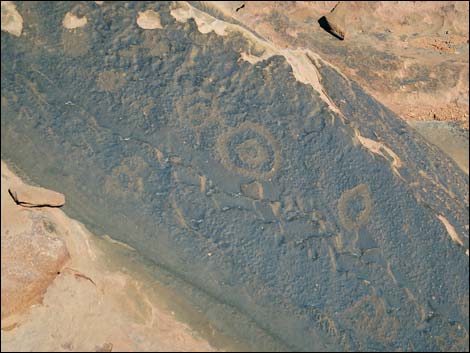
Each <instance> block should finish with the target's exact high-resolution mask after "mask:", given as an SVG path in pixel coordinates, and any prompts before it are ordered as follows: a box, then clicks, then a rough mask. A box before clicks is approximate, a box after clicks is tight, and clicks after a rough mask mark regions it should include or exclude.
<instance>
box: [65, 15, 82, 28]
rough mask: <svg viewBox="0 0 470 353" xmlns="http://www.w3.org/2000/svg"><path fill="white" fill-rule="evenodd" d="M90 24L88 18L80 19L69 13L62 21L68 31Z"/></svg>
mask: <svg viewBox="0 0 470 353" xmlns="http://www.w3.org/2000/svg"><path fill="white" fill-rule="evenodd" d="M87 23H88V19H87V18H86V16H83V17H78V16H75V15H74V14H73V13H71V12H67V13H66V14H65V16H64V19H63V20H62V25H63V26H64V27H65V28H67V29H76V28H80V27H83V26H85V25H86V24H87Z"/></svg>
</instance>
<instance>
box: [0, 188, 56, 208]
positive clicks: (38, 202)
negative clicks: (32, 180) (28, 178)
mask: <svg viewBox="0 0 470 353" xmlns="http://www.w3.org/2000/svg"><path fill="white" fill-rule="evenodd" d="M8 193H9V194H10V196H11V197H12V198H13V200H14V201H15V203H16V204H17V205H20V206H23V207H62V206H63V205H64V204H65V196H64V195H63V194H61V193H58V192H55V191H51V190H47V189H43V188H39V187H34V186H29V185H24V184H23V185H18V186H15V187H10V188H8Z"/></svg>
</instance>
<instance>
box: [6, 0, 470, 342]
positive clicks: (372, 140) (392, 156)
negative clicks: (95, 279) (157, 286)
mask: <svg viewBox="0 0 470 353" xmlns="http://www.w3.org/2000/svg"><path fill="white" fill-rule="evenodd" d="M171 6H174V7H175V6H180V5H171ZM73 7H76V8H73ZM18 10H19V11H20V12H21V13H22V15H23V17H24V26H25V31H27V32H28V33H29V35H22V36H20V37H13V36H10V35H8V34H7V35H5V34H2V44H1V45H2V48H1V49H2V51H1V53H2V54H1V55H2V119H1V127H2V130H1V131H2V132H1V133H2V135H1V137H2V142H1V143H2V156H5V158H10V159H12V160H14V161H15V162H16V163H18V165H19V166H20V167H21V169H22V170H24V171H26V172H27V173H28V175H30V176H31V178H33V180H37V182H38V183H40V184H41V185H44V186H46V187H53V189H54V190H58V191H60V192H62V193H66V194H67V198H68V202H67V205H66V206H65V209H66V212H68V213H70V215H71V216H73V217H75V218H78V219H79V220H81V221H83V222H84V223H86V224H87V225H88V226H89V227H91V229H92V230H96V232H97V233H101V234H102V233H107V234H113V237H115V238H117V239H118V240H120V241H123V242H125V243H128V244H129V245H131V246H132V247H134V248H136V249H137V250H138V251H139V252H140V253H141V254H142V255H143V256H145V258H147V259H149V260H151V261H153V262H154V263H156V264H158V265H161V266H164V267H165V268H167V269H169V270H171V271H172V273H174V274H176V275H177V276H179V277H180V278H182V279H184V280H185V281H187V282H188V283H191V284H192V285H193V286H194V287H196V288H199V289H203V290H204V291H205V293H208V294H210V296H211V297H212V298H213V299H214V301H215V302H217V303H219V304H220V305H228V306H230V308H232V309H233V311H234V312H237V313H240V314H241V315H243V316H246V317H249V318H250V320H252V322H254V323H256V325H257V326H258V327H261V328H262V329H263V330H264V331H265V332H266V333H267V334H268V335H270V336H271V337H274V338H275V339H276V340H278V341H279V342H282V345H283V347H284V348H285V347H288V348H289V349H296V350H310V351H311V350H350V351H354V350H411V349H413V350H449V349H468V295H469V284H468V256H467V255H466V254H465V252H466V250H467V249H468V224H469V218H468V178H467V175H465V173H464V172H463V171H461V170H460V169H459V168H458V166H457V165H456V164H455V163H454V162H453V161H452V160H451V159H450V158H448V157H447V156H446V155H444V154H443V153H442V152H441V151H440V150H438V149H437V148H435V147H433V146H431V145H429V144H427V143H426V142H424V140H423V139H422V138H421V137H420V136H418V135H417V133H416V132H415V131H414V130H412V129H411V128H410V127H408V126H407V125H406V124H405V123H404V122H403V121H401V120H400V119H399V118H398V117H397V116H396V115H394V114H393V113H392V112H390V111H389V110H388V109H386V108H385V107H384V106H382V105H381V104H379V103H378V102H377V101H376V100H374V99H373V98H371V97H370V96H369V95H368V94H366V93H365V92H364V90H363V89H362V88H361V87H360V86H359V85H358V84H357V83H355V82H354V81H352V80H349V79H348V78H346V77H344V76H343V75H341V74H340V73H339V72H338V71H336V70H335V69H334V68H333V67H331V66H329V65H328V64H326V63H325V62H323V61H321V60H320V59H319V60H317V61H316V62H315V64H314V65H316V72H317V73H318V75H319V79H320V82H321V85H322V87H321V90H322V91H321V92H322V96H321V95H320V94H319V93H318V92H319V91H318V90H315V89H314V88H312V86H310V85H306V84H303V83H301V82H299V81H297V80H296V78H295V76H294V75H293V69H292V67H291V66H290V65H289V63H288V62H287V61H286V59H285V57H283V56H281V55H274V56H271V57H269V58H266V59H265V60H260V61H258V62H257V63H255V64H251V63H249V62H246V61H244V60H242V59H241V53H242V52H243V53H251V54H252V55H257V56H262V55H263V53H264V51H263V50H266V49H265V48H263V47H262V46H261V45H257V44H256V43H253V42H252V41H250V40H248V39H247V37H246V36H242V35H241V34H239V33H237V32H236V31H232V32H230V33H227V35H224V36H220V35H218V34H216V33H214V32H213V31H209V30H207V29H208V28H209V27H210V26H206V27H204V24H207V23H208V21H209V20H207V18H206V20H207V21H206V22H204V23H203V21H202V22H199V25H200V30H201V31H202V32H208V33H201V31H200V30H199V29H198V25H197V23H196V21H194V20H193V19H191V18H186V21H183V20H181V21H178V20H176V19H175V16H174V11H175V10H177V9H176V8H173V9H172V13H173V15H172V13H170V4H168V3H163V2H159V3H145V2H142V3H140V2H118V3H107V2H105V3H104V4H103V5H101V6H98V5H96V4H94V3H91V2H90V3H80V4H79V5H74V4H70V3H65V2H64V3H57V4H56V3H54V4H52V3H47V2H39V3H18ZM146 10H153V11H156V12H158V14H159V18H160V23H161V26H162V28H161V29H160V28H156V29H153V30H148V29H142V28H140V27H139V26H138V25H137V24H136V18H137V17H138V14H139V13H140V12H142V11H146ZM69 11H75V12H74V13H76V14H77V16H81V17H82V16H86V18H87V19H88V22H87V25H86V26H84V27H81V28H77V29H74V30H68V29H66V28H63V27H61V23H62V19H63V18H64V16H65V14H66V13H67V12H69ZM242 11H244V10H242ZM184 13H185V12H184ZM185 14H186V13H185ZM188 17H191V16H188ZM37 43H42V44H41V45H38V44H37ZM314 61H315V60H314ZM325 97H327V98H325ZM328 100H329V101H328ZM329 104H330V105H329ZM332 107H337V108H336V109H333V108H332ZM338 107H339V108H338ZM26 137H27V138H26ZM38 161H40V163H38ZM442 217H443V218H442ZM443 219H445V221H443ZM446 224H449V225H451V226H452V229H453V230H454V231H455V233H456V234H457V235H458V237H459V238H458V239H460V240H461V243H460V242H458V241H457V242H456V241H455V240H454V238H453V237H452V236H451V235H450V234H449V232H448V229H450V228H449V227H448V226H447V225H446ZM454 236H455V234H454ZM216 308H217V306H208V307H207V312H208V315H209V316H210V317H211V319H213V321H214V325H216V326H217V325H218V327H226V326H224V325H233V326H228V327H230V330H232V332H233V333H234V334H240V335H241V336H244V338H245V339H248V340H252V342H256V341H257V338H258V337H257V336H255V335H254V333H253V332H250V330H244V326H243V325H236V323H227V322H228V321H230V318H227V317H226V318H224V317H217V315H215V314H213V313H214V312H216ZM209 309H210V310H209Z"/></svg>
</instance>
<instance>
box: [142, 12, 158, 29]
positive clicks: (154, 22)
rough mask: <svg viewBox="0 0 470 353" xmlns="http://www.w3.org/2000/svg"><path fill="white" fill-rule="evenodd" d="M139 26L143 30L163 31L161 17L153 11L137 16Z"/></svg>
mask: <svg viewBox="0 0 470 353" xmlns="http://www.w3.org/2000/svg"><path fill="white" fill-rule="evenodd" d="M137 25H138V26H139V27H140V28H143V29H161V28H163V26H162V24H161V22H160V15H159V14H158V12H155V11H153V10H146V11H141V12H139V15H138V16H137Z"/></svg>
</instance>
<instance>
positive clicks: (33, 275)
mask: <svg viewBox="0 0 470 353" xmlns="http://www.w3.org/2000/svg"><path fill="white" fill-rule="evenodd" d="M1 173H2V179H1V181H2V184H1V185H2V186H1V188H2V195H1V205H2V215H1V219H2V229H1V239H2V242H1V243H2V262H1V268H2V287H1V288H2V289H1V294H2V295H1V298H2V301H1V302H2V306H1V308H2V319H3V318H5V317H7V316H9V315H12V314H19V313H22V312H24V311H25V310H26V309H28V308H29V307H30V306H31V305H32V304H37V303H40V302H41V301H42V297H43V295H44V293H45V292H46V289H47V288H48V287H49V285H50V284H51V283H52V281H53V280H54V278H55V277H56V276H57V273H58V272H59V271H60V270H61V268H62V267H63V266H64V264H65V263H66V262H67V261H68V259H69V253H68V251H67V247H66V246H65V243H64V240H63V239H62V238H61V237H60V236H59V234H57V233H56V227H55V224H54V222H51V219H50V218H49V217H48V216H47V214H44V212H42V211H41V210H39V209H38V210H29V209H26V208H24V207H22V206H21V205H18V204H16V203H15V202H14V200H13V199H12V197H11V196H10V193H9V190H11V189H12V190H17V192H18V193H19V195H20V200H26V202H28V205H30V204H31V203H30V202H33V204H34V203H35V202H38V201H39V202H44V201H47V202H51V203H54V202H55V201H60V200H57V198H56V196H57V195H60V194H58V193H54V192H53V191H50V190H46V189H42V188H33V187H30V186H28V185H25V184H23V183H22V182H21V181H19V179H18V178H16V177H15V176H14V175H13V173H11V172H10V171H9V170H8V168H7V166H6V165H5V164H4V162H3V161H2V168H1ZM51 195H52V198H49V197H50V196H51ZM60 196H62V195H60ZM62 198H63V196H62ZM62 204H63V202H62Z"/></svg>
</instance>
